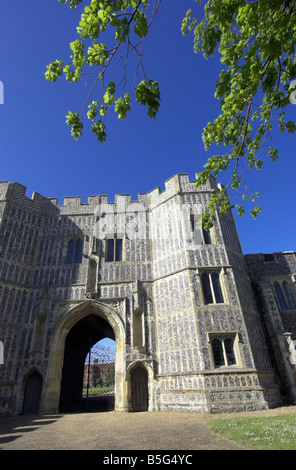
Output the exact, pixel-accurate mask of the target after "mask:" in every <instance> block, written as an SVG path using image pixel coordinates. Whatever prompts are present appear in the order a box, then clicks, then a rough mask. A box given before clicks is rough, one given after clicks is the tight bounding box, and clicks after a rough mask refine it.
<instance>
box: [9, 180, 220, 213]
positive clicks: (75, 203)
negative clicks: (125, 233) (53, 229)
mask: <svg viewBox="0 0 296 470" xmlns="http://www.w3.org/2000/svg"><path fill="white" fill-rule="evenodd" d="M164 184H165V189H164V190H163V191H161V189H160V187H157V188H155V189H153V190H151V191H149V192H148V193H139V194H138V199H137V200H132V199H131V195H130V194H116V195H115V200H114V201H113V202H110V201H108V196H107V195H106V194H101V195H93V196H89V197H88V202H87V203H82V202H81V196H70V197H65V198H64V202H63V204H58V199H57V198H50V197H45V196H42V195H40V194H38V193H37V192H34V193H33V195H32V197H31V198H29V197H28V196H26V189H27V188H26V187H25V186H23V185H22V184H20V183H17V182H9V181H2V182H0V201H1V200H2V201H8V202H11V203H13V204H15V205H18V206H20V207H22V208H23V209H25V210H30V211H33V212H35V213H37V214H40V215H48V216H54V215H80V214H81V215H86V214H94V213H95V212H96V211H98V210H100V211H104V212H129V211H130V212H133V211H141V210H148V208H154V207H157V206H158V205H160V204H162V203H163V202H165V201H167V200H168V199H169V198H171V197H172V196H174V195H176V194H179V193H180V192H181V193H189V192H190V193H191V192H199V193H200V192H213V191H215V189H216V181H215V179H214V178H209V180H208V181H207V183H206V185H204V186H202V187H200V188H198V189H197V188H196V186H195V181H191V180H189V177H188V174H186V173H181V174H177V175H175V176H172V177H171V178H169V179H168V180H166V181H165V183H164Z"/></svg>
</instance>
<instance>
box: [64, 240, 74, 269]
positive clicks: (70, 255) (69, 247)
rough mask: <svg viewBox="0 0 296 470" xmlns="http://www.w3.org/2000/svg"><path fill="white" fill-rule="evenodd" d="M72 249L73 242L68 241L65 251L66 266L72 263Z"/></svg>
mask: <svg viewBox="0 0 296 470" xmlns="http://www.w3.org/2000/svg"><path fill="white" fill-rule="evenodd" d="M74 248H75V242H74V240H71V241H69V243H68V250H67V259H66V263H68V264H70V263H72V262H73V256H74Z"/></svg>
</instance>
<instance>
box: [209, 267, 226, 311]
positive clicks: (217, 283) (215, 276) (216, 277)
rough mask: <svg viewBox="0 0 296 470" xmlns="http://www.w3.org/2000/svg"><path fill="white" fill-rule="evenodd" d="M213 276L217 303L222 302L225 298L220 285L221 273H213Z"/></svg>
mask: <svg viewBox="0 0 296 470" xmlns="http://www.w3.org/2000/svg"><path fill="white" fill-rule="evenodd" d="M211 278H212V284H213V289H214V295H215V300H216V304H222V303H223V302H224V300H223V294H222V290H221V285H220V279H219V274H217V273H213V274H211Z"/></svg>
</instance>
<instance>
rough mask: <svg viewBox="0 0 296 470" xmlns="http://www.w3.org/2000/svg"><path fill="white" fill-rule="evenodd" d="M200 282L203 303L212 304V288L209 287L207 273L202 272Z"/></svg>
mask: <svg viewBox="0 0 296 470" xmlns="http://www.w3.org/2000/svg"><path fill="white" fill-rule="evenodd" d="M201 284H202V289H203V295H204V301H205V304H212V303H213V296H212V289H211V284H210V277H209V274H206V273H202V275H201Z"/></svg>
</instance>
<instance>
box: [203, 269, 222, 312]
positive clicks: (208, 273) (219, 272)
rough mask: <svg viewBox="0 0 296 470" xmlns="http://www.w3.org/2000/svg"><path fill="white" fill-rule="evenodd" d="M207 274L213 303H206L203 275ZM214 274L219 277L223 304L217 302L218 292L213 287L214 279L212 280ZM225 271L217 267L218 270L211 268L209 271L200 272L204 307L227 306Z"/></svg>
mask: <svg viewBox="0 0 296 470" xmlns="http://www.w3.org/2000/svg"><path fill="white" fill-rule="evenodd" d="M204 274H206V275H208V276H209V282H210V288H211V296H212V299H213V302H207V301H206V296H205V291H204V286H203V281H202V278H203V275H204ZM212 274H217V275H218V280H219V288H220V291H221V294H222V298H223V301H222V302H217V301H216V300H217V298H216V292H215V288H214V286H213V279H212ZM224 274H225V273H224V269H223V268H220V267H217V268H209V269H202V270H201V271H198V275H199V280H200V288H201V298H202V303H203V305H207V306H208V305H225V304H227V303H228V302H227V298H228V296H227V289H226V286H225V284H224V283H225V280H224V277H225V276H224Z"/></svg>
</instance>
